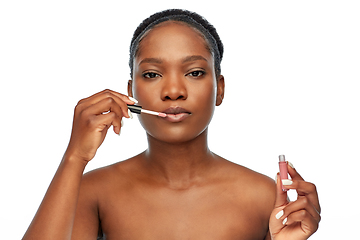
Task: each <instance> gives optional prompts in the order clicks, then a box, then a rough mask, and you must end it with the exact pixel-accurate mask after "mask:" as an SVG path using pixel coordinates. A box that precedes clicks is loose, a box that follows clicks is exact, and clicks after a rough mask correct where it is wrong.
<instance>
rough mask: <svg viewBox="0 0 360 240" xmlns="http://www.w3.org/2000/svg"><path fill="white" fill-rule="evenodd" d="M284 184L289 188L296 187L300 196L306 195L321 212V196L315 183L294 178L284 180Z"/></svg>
mask: <svg viewBox="0 0 360 240" xmlns="http://www.w3.org/2000/svg"><path fill="white" fill-rule="evenodd" d="M283 186H284V188H287V189H295V190H296V192H297V194H298V196H299V197H301V196H306V197H307V198H308V199H309V200H310V202H311V203H312V204H313V205H314V206H315V208H316V210H317V211H318V212H319V213H320V212H321V208H320V203H319V196H318V193H317V190H316V186H315V184H313V183H310V182H305V181H302V180H294V179H292V180H285V181H283Z"/></svg>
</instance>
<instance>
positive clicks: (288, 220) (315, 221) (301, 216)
mask: <svg viewBox="0 0 360 240" xmlns="http://www.w3.org/2000/svg"><path fill="white" fill-rule="evenodd" d="M288 171H289V174H290V176H291V178H292V179H291V181H288V183H287V185H285V184H284V187H285V188H287V189H295V190H296V192H297V194H298V197H297V200H296V201H294V202H289V200H288V197H287V192H284V191H282V189H281V182H280V181H281V179H280V175H279V174H277V184H276V191H277V193H276V201H275V208H274V210H273V211H272V213H271V216H270V223H269V228H270V234H271V239H273V240H289V239H291V240H304V239H308V238H309V237H310V236H311V235H312V234H313V233H314V232H316V230H317V229H318V226H319V222H320V219H321V217H320V211H321V210H320V204H319V198H318V194H317V191H316V186H315V185H314V184H312V183H309V182H305V181H304V179H303V178H302V177H301V176H300V174H298V173H297V171H296V170H295V169H294V168H292V167H290V166H289V164H288Z"/></svg>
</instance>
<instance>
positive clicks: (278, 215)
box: [275, 210, 284, 219]
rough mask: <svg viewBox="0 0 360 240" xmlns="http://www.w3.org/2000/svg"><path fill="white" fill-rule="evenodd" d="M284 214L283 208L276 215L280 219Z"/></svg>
mask: <svg viewBox="0 0 360 240" xmlns="http://www.w3.org/2000/svg"><path fill="white" fill-rule="evenodd" d="M283 215H284V210H281V211H280V212H278V213H277V214H276V215H275V217H276V219H280V218H281V217H282V216H283Z"/></svg>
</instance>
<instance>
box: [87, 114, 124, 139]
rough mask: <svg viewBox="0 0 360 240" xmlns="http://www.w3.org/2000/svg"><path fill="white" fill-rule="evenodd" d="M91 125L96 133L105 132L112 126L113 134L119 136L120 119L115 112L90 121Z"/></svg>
mask: <svg viewBox="0 0 360 240" xmlns="http://www.w3.org/2000/svg"><path fill="white" fill-rule="evenodd" d="M91 125H92V126H93V128H94V130H95V131H97V132H103V131H104V130H105V131H107V130H108V129H109V127H110V126H111V125H112V126H113V127H114V132H115V133H116V134H120V129H121V118H120V117H119V116H118V115H117V114H116V113H115V112H109V113H107V114H102V115H98V116H96V117H95V118H93V119H92V120H91Z"/></svg>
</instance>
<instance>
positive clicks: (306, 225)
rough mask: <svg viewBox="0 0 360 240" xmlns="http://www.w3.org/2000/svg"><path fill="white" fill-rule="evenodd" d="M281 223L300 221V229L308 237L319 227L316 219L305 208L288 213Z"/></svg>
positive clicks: (289, 223)
mask: <svg viewBox="0 0 360 240" xmlns="http://www.w3.org/2000/svg"><path fill="white" fill-rule="evenodd" d="M282 223H283V225H286V226H289V225H292V224H294V223H300V227H301V230H302V231H303V232H304V233H305V234H306V235H307V236H308V237H309V236H310V235H312V234H313V233H314V232H316V230H317V229H318V227H319V221H318V220H316V219H315V218H314V217H313V216H311V214H309V212H307V211H306V210H300V211H297V212H294V213H292V214H290V215H289V216H288V217H287V218H285V219H284V220H283V222H282Z"/></svg>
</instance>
